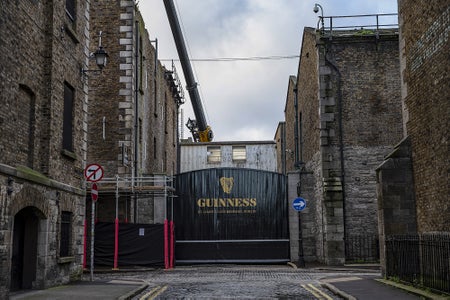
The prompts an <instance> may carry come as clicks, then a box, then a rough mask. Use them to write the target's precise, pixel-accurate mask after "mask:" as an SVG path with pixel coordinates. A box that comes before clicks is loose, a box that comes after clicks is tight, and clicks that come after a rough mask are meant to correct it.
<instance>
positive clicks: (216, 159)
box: [206, 146, 222, 163]
mask: <svg viewBox="0 0 450 300" xmlns="http://www.w3.org/2000/svg"><path fill="white" fill-rule="evenodd" d="M206 151H207V152H206V154H207V157H208V160H207V161H208V163H220V161H221V156H222V151H221V149H220V146H209V147H207V149H206Z"/></svg>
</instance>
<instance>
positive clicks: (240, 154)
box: [233, 146, 247, 161]
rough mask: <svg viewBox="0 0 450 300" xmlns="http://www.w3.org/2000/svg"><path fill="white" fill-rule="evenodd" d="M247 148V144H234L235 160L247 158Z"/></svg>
mask: <svg viewBox="0 0 450 300" xmlns="http://www.w3.org/2000/svg"><path fill="white" fill-rule="evenodd" d="M246 159H247V149H246V147H245V146H233V160H240V161H243V160H246Z"/></svg>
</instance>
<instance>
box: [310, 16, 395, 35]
mask: <svg viewBox="0 0 450 300" xmlns="http://www.w3.org/2000/svg"><path fill="white" fill-rule="evenodd" d="M394 19H395V22H394ZM394 29H398V19H397V14H394V13H391V14H373V15H353V16H319V21H318V22H317V31H318V32H320V35H321V36H322V37H329V38H330V39H331V38H332V37H333V36H345V35H347V36H348V35H352V36H355V35H356V36H363V35H373V36H376V37H377V38H378V37H380V36H381V35H383V34H392V32H393V30H394Z"/></svg>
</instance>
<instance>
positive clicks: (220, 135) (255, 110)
mask: <svg viewBox="0 0 450 300" xmlns="http://www.w3.org/2000/svg"><path fill="white" fill-rule="evenodd" d="M174 1H175V6H176V8H177V12H178V17H179V19H180V20H181V23H182V30H183V34H184V39H185V41H186V43H187V45H188V48H189V49H188V51H189V57H190V58H191V59H192V60H196V59H202V60H203V59H206V60H207V61H192V62H191V64H192V66H193V69H194V74H195V76H196V81H197V82H198V84H199V92H200V96H201V98H202V102H203V107H204V110H205V114H206V118H207V122H208V124H209V125H210V126H211V128H212V130H213V132H214V141H254V140H272V139H273V138H274V135H275V131H276V128H277V125H278V122H280V121H282V120H283V119H284V105H285V100H286V93H287V84H288V78H289V76H290V75H297V74H296V73H297V67H298V58H297V57H294V58H284V59H254V58H258V57H262V58H270V57H272V58H274V57H280V56H281V57H287V56H298V55H299V53H300V47H301V38H302V33H303V28H304V27H316V25H317V21H318V18H317V16H318V15H317V14H315V13H314V12H313V7H314V4H315V3H316V2H318V0H174ZM318 3H319V4H320V5H321V6H322V7H323V13H324V16H340V15H360V14H376V13H396V12H397V1H396V0H365V1H361V0H321V1H320V2H318ZM139 9H140V11H141V13H142V15H143V17H144V21H145V25H146V26H145V27H146V29H147V30H148V32H149V34H150V38H151V39H155V38H157V39H158V50H159V58H160V59H161V60H164V59H169V60H170V59H177V58H178V55H177V52H176V48H175V43H174V40H173V36H172V33H171V31H170V26H169V23H168V21H167V15H166V12H165V9H164V4H163V0H140V1H139ZM319 14H320V12H319ZM345 20H346V21H348V22H350V21H349V19H345ZM371 21H372V19H371ZM394 21H396V20H394ZM361 22H363V24H367V23H368V22H369V21H368V20H367V19H363V20H362V21H361ZM334 25H335V24H334ZM221 58H237V59H232V60H231V61H220V59H221ZM240 58H247V60H241V59H240ZM248 58H251V59H249V60H248ZM211 59H213V60H211ZM214 59H218V60H214ZM162 63H163V64H165V65H166V66H168V67H170V66H171V62H170V61H162ZM177 69H178V72H179V73H180V75H181V76H182V69H181V66H180V65H179V63H177ZM183 78H184V77H183ZM185 85H186V83H185V82H184V79H183V86H185ZM186 98H187V99H186V103H185V104H184V105H183V106H182V109H183V112H184V121H185V123H186V121H187V119H188V118H191V119H195V116H194V113H193V110H192V105H191V103H190V99H189V95H188V93H187V92H186ZM189 136H190V132H189V130H188V129H187V128H186V127H184V137H185V138H187V137H189Z"/></svg>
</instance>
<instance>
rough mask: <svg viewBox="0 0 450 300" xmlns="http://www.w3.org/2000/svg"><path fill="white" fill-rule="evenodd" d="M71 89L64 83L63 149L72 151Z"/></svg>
mask: <svg viewBox="0 0 450 300" xmlns="http://www.w3.org/2000/svg"><path fill="white" fill-rule="evenodd" d="M73 100H74V90H73V88H72V87H71V86H70V85H69V84H67V83H64V115H63V149H64V150H68V151H71V152H72V151H73Z"/></svg>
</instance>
